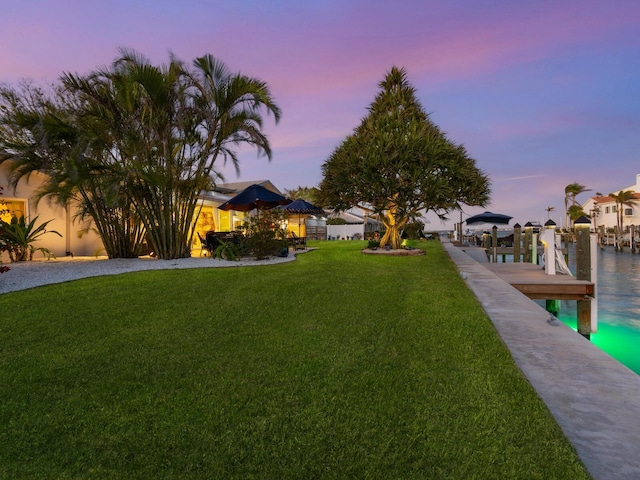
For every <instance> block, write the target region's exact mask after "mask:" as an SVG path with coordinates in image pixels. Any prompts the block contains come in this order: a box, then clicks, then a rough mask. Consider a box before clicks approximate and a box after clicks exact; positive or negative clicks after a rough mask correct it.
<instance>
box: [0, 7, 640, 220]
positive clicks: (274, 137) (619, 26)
mask: <svg viewBox="0 0 640 480" xmlns="http://www.w3.org/2000/svg"><path fill="white" fill-rule="evenodd" d="M0 32H2V34H1V36H0V82H5V83H9V84H16V83H17V82H18V81H19V80H20V79H22V78H29V79H33V80H34V81H35V82H36V83H39V84H48V83H51V82H54V81H55V80H56V79H57V78H58V77H59V75H60V74H62V73H63V72H74V73H87V72H89V71H91V70H92V69H95V68H97V67H100V66H104V65H108V64H109V63H110V62H111V61H112V60H114V59H115V57H116V56H117V54H118V48H119V47H126V48H132V49H135V50H137V51H138V52H140V53H142V54H144V55H146V56H147V57H148V58H149V59H150V60H151V61H152V62H153V63H156V64H159V63H162V62H165V61H167V60H168V58H169V52H173V53H174V54H175V55H176V56H177V57H178V58H180V59H182V60H184V61H185V62H189V63H190V62H191V61H192V60H193V59H194V58H195V57H197V56H200V55H202V54H205V53H211V54H212V55H213V56H215V57H217V58H219V59H220V60H222V61H224V62H225V63H226V64H227V66H228V67H229V68H230V69H231V70H233V71H239V72H241V73H244V74H247V75H251V76H254V77H258V78H260V79H262V80H264V81H265V82H267V84H268V85H269V86H270V88H271V90H272V93H273V95H274V97H275V99H276V101H277V103H278V104H279V105H280V107H281V108H282V112H283V116H282V120H281V121H280V123H279V124H278V125H276V124H275V123H274V122H273V118H272V117H270V118H268V119H267V122H266V126H265V131H266V133H267V134H268V136H269V139H270V141H271V144H272V148H273V160H272V161H271V162H268V161H267V159H266V158H258V157H257V155H256V154H255V152H253V151H246V152H243V153H242V154H241V176H240V178H238V177H236V175H235V172H234V171H233V169H231V168H223V167H222V166H220V169H221V170H222V172H223V173H224V175H225V177H226V180H227V181H230V182H233V181H239V180H242V181H245V180H262V179H270V180H271V181H272V182H273V183H274V184H275V185H276V186H277V187H278V188H280V189H281V190H282V189H293V188H296V187H297V186H315V185H317V184H318V183H319V182H320V180H321V166H322V163H323V162H324V161H325V160H326V159H327V158H328V156H329V155H330V154H331V152H332V151H333V150H334V149H335V148H336V147H337V146H338V145H339V144H340V142H341V141H342V139H344V137H345V136H347V135H348V134H350V133H351V132H352V130H353V129H354V128H355V127H356V126H357V125H358V123H359V122H360V119H361V118H362V117H363V116H365V115H366V108H367V106H368V105H369V104H370V103H371V101H372V100H373V98H374V96H375V94H376V93H377V91H378V83H379V82H380V81H381V80H382V79H383V77H384V75H385V73H386V72H387V71H389V70H390V69H391V67H392V66H398V67H404V68H406V70H407V73H408V78H409V81H410V82H411V83H412V84H413V86H414V87H415V88H416V90H417V94H418V96H419V99H420V101H421V102H422V105H423V107H424V108H425V110H426V111H427V112H429V113H430V114H431V118H432V120H433V121H434V122H435V123H436V124H438V125H439V126H440V127H441V128H442V130H444V131H445V132H446V133H447V135H448V136H449V137H450V138H451V139H452V140H453V141H455V142H457V143H462V144H464V145H465V147H466V148H467V151H468V152H469V154H470V156H471V157H473V158H474V159H476V162H477V165H478V167H479V168H481V169H482V170H484V171H485V172H486V173H487V174H488V176H489V177H490V179H491V182H492V189H493V194H492V201H491V204H490V205H489V206H488V207H487V208H486V209H482V208H478V207H468V208H465V209H464V213H463V218H466V217H467V216H469V215H472V214H475V213H480V212H482V211H483V210H490V211H494V212H499V213H505V214H508V215H511V216H513V217H514V218H513V221H512V222H511V224H512V225H513V224H514V223H516V222H518V223H520V224H524V223H526V222H527V221H541V222H542V223H544V222H545V221H546V220H547V212H546V208H547V207H550V206H551V207H554V208H555V211H554V212H552V213H551V218H552V219H553V220H555V221H556V223H557V224H558V225H561V224H562V212H563V199H564V187H565V186H566V185H567V184H569V183H572V182H578V183H581V184H583V185H586V186H587V187H588V188H590V189H592V190H593V192H594V193H595V192H596V191H597V192H602V193H605V194H606V193H609V192H611V191H614V190H619V189H621V188H625V187H628V186H630V185H633V184H635V180H636V174H637V173H640V34H639V32H640V2H638V1H636V0H628V1H625V0H601V1H596V0H575V1H573V0H570V1H567V0H536V1H525V0H464V1H462V0H442V1H433V0H396V1H391V0H387V1H377V0H368V1H354V0H313V1H311V0H306V1H305V0H290V1H279V0H270V1H242V0H174V1H166V0H153V1H150V0H117V1H115V0H2V7H1V9H0ZM588 195H589V194H588V193H585V194H582V195H581V196H580V197H578V199H579V200H580V201H585V200H586V199H587V198H588ZM451 217H452V221H457V220H459V213H458V212H455V213H452V214H451ZM427 218H428V220H429V221H430V224H429V225H428V228H431V229H441V228H449V227H450V226H451V225H452V222H447V223H445V224H442V223H441V222H440V221H439V220H438V219H437V218H436V217H435V216H428V217H427Z"/></svg>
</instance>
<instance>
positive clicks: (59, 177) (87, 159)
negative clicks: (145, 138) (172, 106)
mask: <svg viewBox="0 0 640 480" xmlns="http://www.w3.org/2000/svg"><path fill="white" fill-rule="evenodd" d="M63 84H64V80H63ZM94 93H95V94H97V90H96V92H94ZM0 98H1V100H2V106H3V107H4V108H3V109H2V115H0V162H2V161H5V160H12V170H11V176H10V180H11V183H12V185H13V186H14V187H15V186H16V185H17V184H18V182H19V181H20V180H21V179H22V178H25V177H26V178H28V177H29V175H31V174H32V173H33V172H43V173H46V174H47V177H46V180H45V181H44V182H43V184H42V185H41V187H40V188H39V190H38V192H36V201H39V200H40V199H42V198H43V197H48V198H50V199H52V200H53V201H56V202H57V203H59V204H60V205H63V206H67V205H69V204H73V205H75V206H77V207H78V214H77V217H80V218H81V219H83V220H86V219H91V220H92V222H93V223H92V226H93V228H95V230H96V231H97V233H98V235H99V236H100V238H101V240H102V243H103V245H104V247H105V250H106V253H107V255H108V256H109V257H110V258H126V257H135V256H138V255H139V254H140V253H141V244H142V241H143V239H144V237H143V229H142V228H141V225H140V221H139V220H137V219H136V217H135V215H134V212H133V211H132V210H131V208H130V207H131V205H130V202H129V201H128V200H127V199H126V198H125V196H124V193H125V192H124V191H123V190H122V178H121V177H120V176H118V175H116V172H115V171H114V169H113V168H112V166H111V165H109V157H110V156H111V155H113V154H114V153H115V150H114V149H113V146H112V145H111V144H106V143H104V141H102V140H101V137H102V136H103V135H104V132H106V131H112V129H108V128H105V125H104V124H101V123H99V122H96V121H95V116H93V117H92V116H90V115H88V113H87V111H85V110H86V108H87V107H86V105H87V102H86V99H85V98H83V97H82V96H81V95H80V90H79V89H74V88H65V89H63V88H62V87H61V86H58V87H56V88H54V90H53V91H52V92H51V93H49V94H45V92H43V91H42V90H41V89H39V88H37V87H34V86H32V85H30V84H23V85H22V88H21V89H20V90H13V89H10V88H3V89H1V90H0Z"/></svg>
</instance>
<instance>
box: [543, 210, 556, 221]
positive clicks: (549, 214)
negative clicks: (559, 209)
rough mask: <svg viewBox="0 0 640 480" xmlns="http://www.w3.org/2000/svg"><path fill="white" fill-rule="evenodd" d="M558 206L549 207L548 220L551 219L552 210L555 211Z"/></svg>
mask: <svg viewBox="0 0 640 480" xmlns="http://www.w3.org/2000/svg"><path fill="white" fill-rule="evenodd" d="M555 209H556V207H547V208H545V210H546V211H547V220H549V219H551V212H553V211H554V210H555Z"/></svg>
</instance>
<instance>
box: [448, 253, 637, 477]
mask: <svg viewBox="0 0 640 480" xmlns="http://www.w3.org/2000/svg"><path fill="white" fill-rule="evenodd" d="M443 245H444V247H445V250H446V251H447V252H448V254H449V256H450V257H451V259H452V260H453V262H454V263H455V264H456V265H457V267H458V269H459V270H460V272H461V275H462V276H463V278H465V279H466V283H467V285H468V287H469V288H470V289H471V290H472V291H473V293H474V294H475V296H476V297H477V299H478V301H479V302H480V303H481V304H482V307H483V308H484V310H485V311H486V312H487V314H488V316H489V317H490V318H491V320H492V322H493V324H494V325H495V327H496V329H497V331H498V333H499V334H500V336H501V337H502V339H503V341H504V342H505V344H506V345H507V347H508V348H509V350H510V351H511V355H512V356H513V358H514V360H515V362H516V364H517V365H518V366H519V367H520V369H521V370H522V372H523V373H524V374H525V375H526V377H527V379H528V380H529V382H530V383H531V385H533V387H534V388H535V389H536V391H537V392H538V395H540V397H541V398H542V400H543V401H544V402H545V403H546V404H547V406H548V407H549V410H550V411H551V413H552V414H553V416H554V417H555V419H556V421H557V422H558V424H559V425H560V427H561V428H562V430H563V431H564V433H565V434H566V435H567V437H568V438H569V440H570V441H571V442H572V443H573V445H574V446H575V448H576V450H577V451H578V455H579V456H580V458H581V459H582V461H583V463H584V464H585V465H586V467H587V469H588V470H589V472H590V473H591V475H592V476H593V478H594V479H596V480H612V479H640V375H637V374H635V373H634V372H633V371H631V370H629V369H628V368H627V367H625V366H624V365H622V364H621V363H620V362H618V361H617V360H615V359H614V358H612V357H611V356H609V355H608V354H606V353H605V352H603V351H602V350H600V349H599V348H598V347H596V346H595V345H593V344H592V343H590V342H589V341H587V340H586V339H584V338H583V337H582V336H580V335H579V334H578V333H576V332H574V331H573V330H571V329H570V328H568V327H567V326H566V325H564V324H563V323H562V322H560V321H558V320H557V319H556V318H555V317H553V316H551V315H550V314H549V313H548V312H546V311H545V310H544V309H543V308H542V307H540V306H539V305H537V304H536V303H534V302H533V301H532V300H530V299H529V298H527V297H526V296H524V295H523V294H522V293H520V292H518V291H517V290H516V289H515V288H513V287H512V286H510V285H509V284H508V283H506V282H504V281H503V280H501V279H500V278H498V277H497V276H496V275H495V274H493V273H491V272H490V271H489V270H488V269H486V268H485V267H484V266H483V265H481V264H480V263H478V262H476V261H475V260H473V259H472V258H471V257H470V256H469V255H467V254H466V253H464V252H463V251H462V250H460V249H459V248H458V247H456V246H454V245H453V244H451V243H448V242H443Z"/></svg>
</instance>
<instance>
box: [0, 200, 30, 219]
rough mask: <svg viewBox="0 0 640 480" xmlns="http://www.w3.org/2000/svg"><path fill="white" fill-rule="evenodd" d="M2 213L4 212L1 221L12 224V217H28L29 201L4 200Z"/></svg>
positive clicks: (0, 217)
mask: <svg viewBox="0 0 640 480" xmlns="http://www.w3.org/2000/svg"><path fill="white" fill-rule="evenodd" d="M0 211H2V215H1V216H0V219H2V220H3V221H5V222H10V221H11V218H12V217H18V218H20V217H21V216H23V215H24V216H26V215H27V201H26V200H19V199H11V200H9V199H3V201H2V205H1V206H0Z"/></svg>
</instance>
